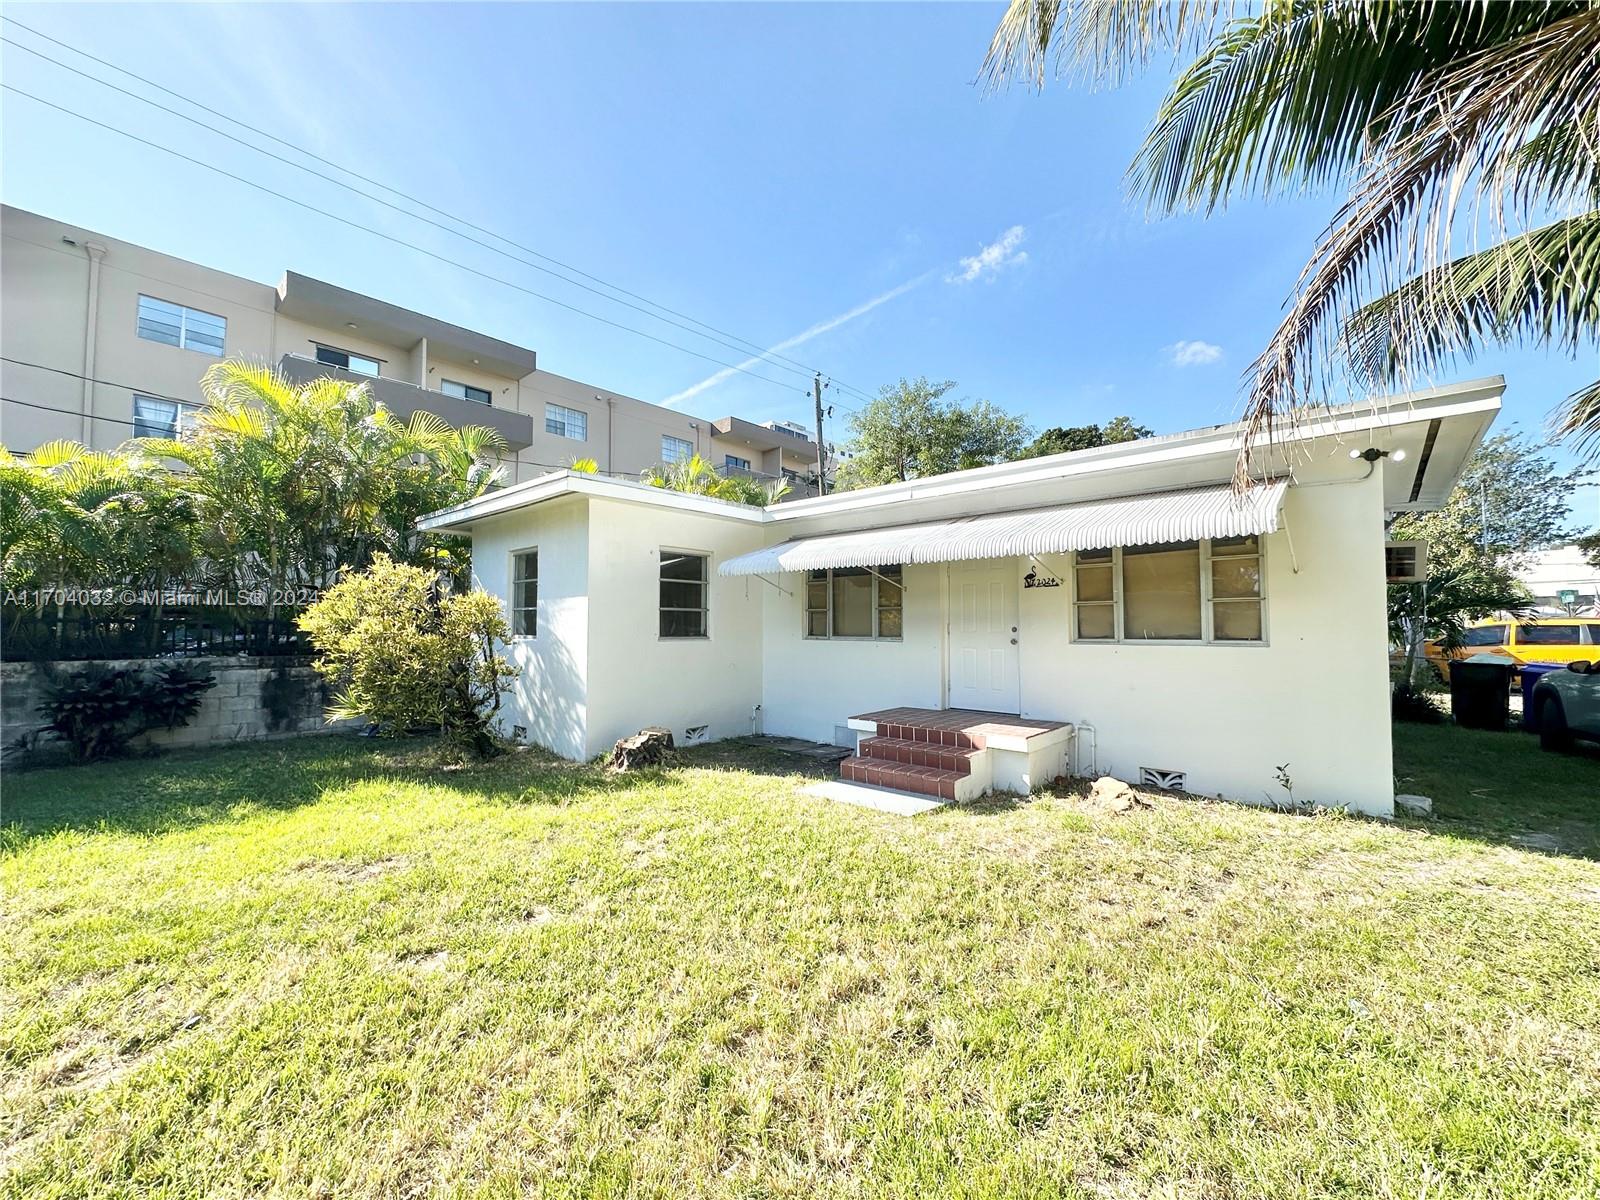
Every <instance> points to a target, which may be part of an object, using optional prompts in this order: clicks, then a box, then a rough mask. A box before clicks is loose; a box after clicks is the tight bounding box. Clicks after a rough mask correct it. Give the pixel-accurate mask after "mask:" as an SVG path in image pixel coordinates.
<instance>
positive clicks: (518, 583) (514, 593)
mask: <svg viewBox="0 0 1600 1200" xmlns="http://www.w3.org/2000/svg"><path fill="white" fill-rule="evenodd" d="M529 555H532V556H533V577H532V578H531V579H530V578H528V577H527V576H525V575H522V574H520V573H519V572H520V570H521V562H522V560H523V559H525V558H527V557H528V556H529ZM506 578H507V579H508V580H509V581H510V586H511V595H510V596H508V597H507V598H506V609H507V611H508V612H509V615H510V617H511V622H510V624H511V640H512V641H519V640H532V639H536V638H538V636H539V547H538V546H523V547H521V548H520V549H517V550H513V551H511V554H510V556H509V565H508V567H507V570H506ZM525 583H531V584H533V605H532V606H531V607H530V606H528V605H526V604H523V603H521V600H522V591H521V588H522V585H523V584H525ZM520 613H532V614H533V628H532V629H531V630H530V631H528V632H526V633H524V632H521V631H519V630H518V628H517V616H518V614H520Z"/></svg>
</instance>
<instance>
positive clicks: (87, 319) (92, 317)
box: [78, 242, 106, 446]
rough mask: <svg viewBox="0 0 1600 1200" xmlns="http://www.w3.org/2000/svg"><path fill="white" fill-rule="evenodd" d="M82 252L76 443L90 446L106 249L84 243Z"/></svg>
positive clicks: (90, 243)
mask: <svg viewBox="0 0 1600 1200" xmlns="http://www.w3.org/2000/svg"><path fill="white" fill-rule="evenodd" d="M83 252H84V254H86V255H88V258H89V286H88V292H87V295H86V296H85V297H84V309H85V312H84V322H83V395H82V398H81V399H80V400H79V402H78V403H79V409H80V411H81V413H82V417H81V419H80V421H79V433H78V440H79V441H80V442H82V443H83V444H84V445H85V446H93V445H94V440H93V436H94V435H93V427H94V360H95V341H96V334H97V333H98V332H99V327H100V260H101V259H103V258H105V256H106V248H105V247H104V246H102V245H100V243H99V242H85V243H84V244H83Z"/></svg>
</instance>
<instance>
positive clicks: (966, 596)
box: [948, 558, 1022, 713]
mask: <svg viewBox="0 0 1600 1200" xmlns="http://www.w3.org/2000/svg"><path fill="white" fill-rule="evenodd" d="M948 570H949V572H950V701H949V704H950V707H951V708H981V709H983V710H984V711H986V712H1004V713H1014V712H1017V711H1018V710H1019V709H1020V708H1021V701H1022V685H1021V680H1020V679H1019V677H1018V670H1017V665H1018V662H1019V655H1018V652H1017V565H1016V563H1015V562H1014V561H1013V560H1011V559H1009V558H1004V559H999V558H997V559H985V560H982V561H979V562H959V563H951V564H950V565H949V568H948Z"/></svg>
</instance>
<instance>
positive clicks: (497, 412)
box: [278, 354, 533, 451]
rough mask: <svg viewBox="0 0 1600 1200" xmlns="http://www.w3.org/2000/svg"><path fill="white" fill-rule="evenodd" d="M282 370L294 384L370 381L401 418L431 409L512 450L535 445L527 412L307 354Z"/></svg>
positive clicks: (288, 358) (291, 357)
mask: <svg viewBox="0 0 1600 1200" xmlns="http://www.w3.org/2000/svg"><path fill="white" fill-rule="evenodd" d="M278 371H279V373H280V374H282V375H283V377H284V378H285V379H287V380H289V381H290V382H291V383H309V382H310V381H311V380H313V379H330V378H331V379H342V380H345V381H347V382H349V383H363V384H366V385H367V387H369V388H371V389H372V394H373V395H374V396H375V397H377V398H378V400H380V401H381V402H382V403H383V406H384V407H385V408H387V409H388V410H389V411H390V412H392V413H394V415H395V416H397V417H400V418H401V419H405V418H408V417H410V416H411V414H412V413H414V412H419V411H420V412H431V413H433V414H434V415H435V416H437V417H441V418H443V419H444V420H445V421H447V422H448V423H449V424H451V425H452V426H454V427H455V428H457V429H459V428H461V426H463V425H487V426H488V427H489V428H490V429H493V430H495V431H496V432H497V433H499V435H500V436H501V437H503V438H504V439H505V441H506V447H507V449H509V450H512V451H517V450H524V449H526V448H527V447H529V446H531V445H532V444H533V418H532V417H530V416H529V415H528V414H527V413H520V412H516V411H515V410H513V409H509V408H496V407H494V405H492V404H484V403H482V402H481V401H478V400H466V399H463V398H462V397H460V396H448V395H446V394H445V393H444V392H436V391H434V390H433V389H432V388H426V387H423V386H422V385H420V384H416V383H408V382H407V381H406V380H404V379H390V378H388V377H387V376H383V375H364V374H362V373H361V372H360V371H351V370H347V369H346V368H344V367H335V366H332V365H331V364H329V363H322V362H318V361H317V360H316V359H314V358H308V357H306V356H305V355H303V354H285V355H284V356H283V358H282V359H280V360H279V362H278Z"/></svg>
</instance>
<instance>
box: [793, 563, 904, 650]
mask: <svg viewBox="0 0 1600 1200" xmlns="http://www.w3.org/2000/svg"><path fill="white" fill-rule="evenodd" d="M885 567H893V568H895V569H896V570H898V571H899V572H900V580H899V588H900V603H899V604H889V605H885V604H884V603H883V584H884V574H883V570H884V568H885ZM837 569H843V570H859V571H866V572H867V576H868V578H870V579H871V580H872V633H871V634H869V635H867V636H865V637H863V636H861V635H859V634H852V633H834V631H833V612H834V605H833V577H834V574H835V571H836V568H834V567H823V568H819V569H818V570H813V571H806V572H805V573H804V578H803V579H802V580H801V584H800V588H801V590H800V636H801V638H802V639H803V640H804V641H808V642H903V641H905V640H906V635H905V629H906V567H905V564H904V563H881V564H879V565H878V566H875V567H846V568H837ZM816 574H820V575H822V576H823V578H822V583H823V584H824V585H825V592H826V595H827V598H828V599H827V605H828V606H827V608H826V609H821V608H812V607H811V603H810V596H809V595H808V593H809V591H810V587H811V584H812V583H814V582H817V581H816V580H814V579H813V578H812V576H813V575H816ZM885 608H890V609H899V610H900V632H899V633H898V634H885V633H884V632H883V610H884V609H885ZM816 612H826V613H827V614H828V632H827V633H812V632H811V614H812V613H816Z"/></svg>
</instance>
